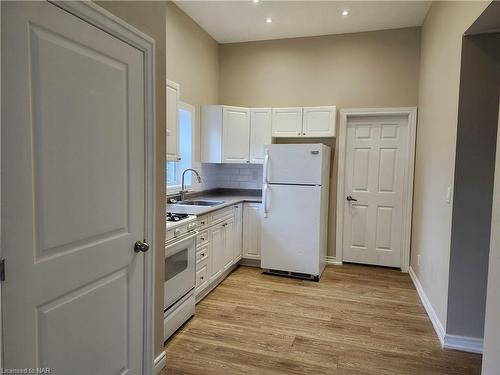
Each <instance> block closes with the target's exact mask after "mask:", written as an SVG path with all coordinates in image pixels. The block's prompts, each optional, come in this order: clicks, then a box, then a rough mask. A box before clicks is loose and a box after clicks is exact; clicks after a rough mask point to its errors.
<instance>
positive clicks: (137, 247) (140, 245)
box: [134, 241, 149, 253]
mask: <svg viewBox="0 0 500 375" xmlns="http://www.w3.org/2000/svg"><path fill="white" fill-rule="evenodd" d="M148 250H149V244H148V243H147V242H142V241H137V242H136V243H135V244H134V251H135V252H136V253H139V252H143V253H145V252H146V251H148Z"/></svg>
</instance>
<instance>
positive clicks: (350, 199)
mask: <svg viewBox="0 0 500 375" xmlns="http://www.w3.org/2000/svg"><path fill="white" fill-rule="evenodd" d="M346 199H347V200H348V201H349V202H357V201H358V200H357V199H354V198H353V197H351V196H350V195H348V196H347V198H346Z"/></svg>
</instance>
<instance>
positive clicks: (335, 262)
mask: <svg viewBox="0 0 500 375" xmlns="http://www.w3.org/2000/svg"><path fill="white" fill-rule="evenodd" d="M326 264H328V265H334V266H341V265H342V261H340V260H337V259H336V258H335V257H332V256H327V257H326Z"/></svg>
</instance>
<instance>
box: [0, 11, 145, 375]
mask: <svg viewBox="0 0 500 375" xmlns="http://www.w3.org/2000/svg"><path fill="white" fill-rule="evenodd" d="M2 50H5V51H9V52H8V53H5V54H2V69H3V71H2V78H3V79H2V93H7V94H6V95H3V97H2V101H3V104H4V103H5V105H3V106H2V136H1V139H2V174H3V175H2V250H3V254H4V256H5V258H6V263H7V278H6V280H5V282H3V285H2V287H3V290H2V292H3V296H2V297H3V323H4V324H3V327H4V331H3V334H4V343H5V345H4V359H5V362H4V366H5V367H8V368H26V367H32V368H36V367H50V368H52V369H53V371H54V372H53V373H55V374H65V375H73V374H82V375H83V374H85V375H88V374H93V375H97V374H103V375H110V374H122V375H123V374H137V375H138V374H142V366H143V363H142V360H143V359H142V356H143V324H144V319H143V309H144V298H143V294H144V290H143V283H144V272H143V264H144V255H143V254H142V253H140V254H136V253H135V252H134V242H135V241H137V240H142V239H144V228H145V225H144V222H145V217H144V208H145V190H144V185H145V175H144V173H145V172H144V164H145V156H144V155H145V154H144V151H145V150H144V137H145V135H144V128H145V125H144V124H145V108H144V77H145V72H144V65H143V64H144V54H143V53H142V52H141V51H139V50H137V49H135V48H134V47H131V46H130V45H129V44H126V43H124V42H122V41H121V40H119V39H117V38H115V37H113V36H111V35H110V34H108V33H106V32H104V31H102V30H100V29H98V28H96V27H94V26H92V25H90V24H88V23H86V22H85V21H83V20H82V19H80V18H78V17H75V16H73V15H71V14H70V13H68V12H66V11H64V10H62V9H60V8H59V7H57V6H56V5H53V4H50V3H47V2H2ZM4 73H6V74H4Z"/></svg>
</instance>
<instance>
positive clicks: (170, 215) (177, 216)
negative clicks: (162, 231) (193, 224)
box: [167, 212, 189, 221]
mask: <svg viewBox="0 0 500 375" xmlns="http://www.w3.org/2000/svg"><path fill="white" fill-rule="evenodd" d="M188 216H189V215H188V214H174V213H173V212H167V221H181V220H184V219H185V218H187V217H188Z"/></svg>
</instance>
